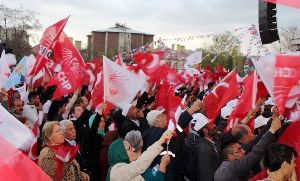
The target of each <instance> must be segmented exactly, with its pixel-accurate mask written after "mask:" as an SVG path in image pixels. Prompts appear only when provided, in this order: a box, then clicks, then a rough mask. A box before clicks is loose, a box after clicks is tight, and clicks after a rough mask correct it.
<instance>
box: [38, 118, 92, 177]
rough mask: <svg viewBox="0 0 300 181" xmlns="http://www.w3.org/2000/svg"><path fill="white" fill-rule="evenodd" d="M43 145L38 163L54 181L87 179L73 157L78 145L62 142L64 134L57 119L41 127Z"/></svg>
mask: <svg viewBox="0 0 300 181" xmlns="http://www.w3.org/2000/svg"><path fill="white" fill-rule="evenodd" d="M42 140H43V146H44V148H43V149H42V151H41V153H40V156H39V161H38V165H39V166H40V167H41V168H42V169H43V170H44V171H45V172H46V173H47V174H48V175H49V176H50V177H51V178H52V179H53V180H54V181H64V180H65V181H77V180H84V181H88V180H89V177H88V176H87V175H86V174H85V173H83V172H80V166H79V164H78V163H77V161H76V160H75V159H74V158H75V156H76V154H77V151H78V146H69V145H65V144H63V143H64V141H65V140H64V134H63V132H62V130H61V128H60V126H59V123H58V122H57V121H52V122H47V123H46V124H45V125H44V127H43V129H42Z"/></svg>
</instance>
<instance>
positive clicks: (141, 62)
mask: <svg viewBox="0 0 300 181" xmlns="http://www.w3.org/2000/svg"><path fill="white" fill-rule="evenodd" d="M162 57H163V52H147V53H139V54H137V55H135V56H134V61H135V63H136V64H137V65H138V66H139V67H140V68H141V69H142V70H143V72H144V73H145V74H146V75H148V76H149V77H150V79H151V80H152V81H153V82H155V81H156V80H159V79H160V78H161V77H162V76H163V71H162V69H163V65H164V64H165V62H164V61H161V59H162Z"/></svg>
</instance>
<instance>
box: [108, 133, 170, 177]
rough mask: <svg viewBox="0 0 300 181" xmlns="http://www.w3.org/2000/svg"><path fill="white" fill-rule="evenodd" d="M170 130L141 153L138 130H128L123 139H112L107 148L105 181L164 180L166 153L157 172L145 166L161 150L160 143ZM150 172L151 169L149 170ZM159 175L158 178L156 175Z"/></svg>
mask: <svg viewBox="0 0 300 181" xmlns="http://www.w3.org/2000/svg"><path fill="white" fill-rule="evenodd" d="M171 137H172V132H171V131H169V130H167V131H165V132H164V134H163V135H162V136H161V138H160V139H159V140H158V141H156V142H155V143H154V144H153V145H152V146H150V147H149V148H148V149H147V150H146V151H145V152H143V154H141V151H142V147H143V140H142V135H141V133H140V132H139V131H130V132H128V133H127V134H126V136H125V139H122V138H121V139H118V140H116V141H114V142H113V143H112V144H111V145H110V147H109V150H108V163H109V166H110V168H109V170H108V175H107V178H106V180H107V181H123V180H131V181H135V180H137V181H143V180H164V172H165V171H166V167H167V165H168V164H169V163H170V157H169V155H168V154H166V155H165V156H164V157H163V158H162V160H161V163H160V165H159V169H158V170H159V172H157V173H156V174H154V175H155V176H154V175H152V173H149V170H147V168H148V167H149V166H150V164H151V162H152V161H153V160H154V158H155V157H156V156H157V155H158V154H160V152H161V151H162V150H163V147H162V144H164V143H165V141H167V140H170V139H171ZM150 172H151V171H150ZM158 175H159V178H158V177H156V176H158Z"/></svg>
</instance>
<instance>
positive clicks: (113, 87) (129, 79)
mask: <svg viewBox="0 0 300 181" xmlns="http://www.w3.org/2000/svg"><path fill="white" fill-rule="evenodd" d="M103 81H104V97H105V99H106V100H108V101H109V102H111V103H113V104H114V105H115V106H118V107H120V108H124V107H125V106H127V105H128V104H130V103H131V102H132V100H133V99H134V97H135V96H136V94H137V92H138V91H139V90H140V89H141V88H142V86H143V85H144V83H145V80H143V79H140V78H139V76H138V75H136V74H135V73H133V72H130V71H129V70H127V69H126V68H124V67H121V66H120V65H118V64H116V63H115V62H113V61H111V60H110V59H108V58H107V57H105V56H104V57H103Z"/></svg>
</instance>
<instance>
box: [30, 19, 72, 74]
mask: <svg viewBox="0 0 300 181" xmlns="http://www.w3.org/2000/svg"><path fill="white" fill-rule="evenodd" d="M68 19H69V17H67V18H65V19H63V20H60V21H59V22H57V23H55V24H53V25H51V26H49V27H48V28H47V29H46V30H45V31H44V33H43V36H42V39H41V40H40V44H39V52H38V54H37V56H36V59H37V61H36V63H35V65H34V67H33V69H32V70H31V72H30V75H36V74H37V73H39V71H40V70H41V69H42V68H43V67H44V65H45V64H46V62H47V60H48V59H49V58H51V57H52V56H53V49H54V47H55V45H56V41H57V40H58V38H59V37H60V34H61V33H62V31H63V29H64V27H65V25H66V24H67V21H68Z"/></svg>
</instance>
